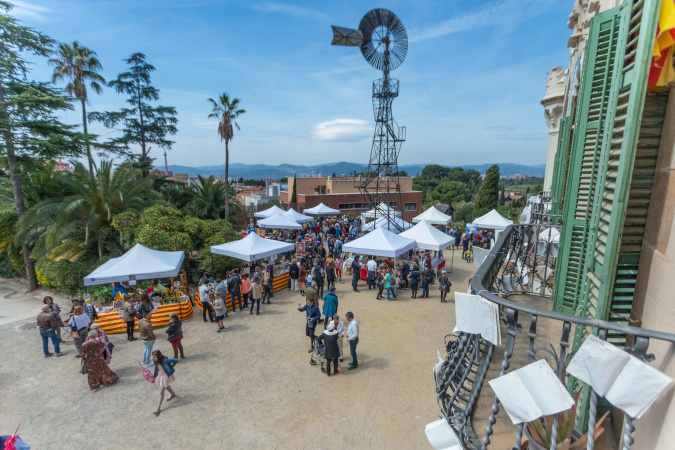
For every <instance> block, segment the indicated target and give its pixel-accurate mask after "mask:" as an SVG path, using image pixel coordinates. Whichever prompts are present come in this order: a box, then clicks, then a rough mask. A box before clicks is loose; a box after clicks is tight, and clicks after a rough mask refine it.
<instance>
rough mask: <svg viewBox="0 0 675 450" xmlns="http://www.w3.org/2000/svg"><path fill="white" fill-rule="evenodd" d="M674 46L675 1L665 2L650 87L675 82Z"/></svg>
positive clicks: (650, 72)
mask: <svg viewBox="0 0 675 450" xmlns="http://www.w3.org/2000/svg"><path fill="white" fill-rule="evenodd" d="M673 45H675V0H663V1H662V2H661V11H660V13H659V25H658V28H657V29H656V41H655V42H654V52H653V54H652V65H651V69H650V71H649V81H648V85H649V86H650V87H655V86H666V85H667V84H668V83H670V82H672V81H674V80H675V68H673Z"/></svg>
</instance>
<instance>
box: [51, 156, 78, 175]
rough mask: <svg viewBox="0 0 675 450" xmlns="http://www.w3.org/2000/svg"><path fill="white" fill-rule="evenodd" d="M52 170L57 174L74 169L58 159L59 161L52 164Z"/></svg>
mask: <svg viewBox="0 0 675 450" xmlns="http://www.w3.org/2000/svg"><path fill="white" fill-rule="evenodd" d="M54 170H55V171H57V172H72V171H73V170H74V169H73V166H71V165H70V164H68V163H67V162H64V161H61V159H60V158H59V160H58V161H56V163H55V164H54Z"/></svg>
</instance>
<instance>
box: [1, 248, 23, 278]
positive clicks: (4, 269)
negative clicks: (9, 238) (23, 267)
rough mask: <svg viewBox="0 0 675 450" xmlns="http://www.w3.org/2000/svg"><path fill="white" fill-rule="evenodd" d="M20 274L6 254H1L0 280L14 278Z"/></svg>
mask: <svg viewBox="0 0 675 450" xmlns="http://www.w3.org/2000/svg"><path fill="white" fill-rule="evenodd" d="M18 275H19V272H18V271H17V270H16V269H15V268H14V266H13V265H12V261H11V260H10V259H9V256H7V255H6V254H4V253H0V278H14V277H16V276H18Z"/></svg>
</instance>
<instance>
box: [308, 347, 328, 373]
mask: <svg viewBox="0 0 675 450" xmlns="http://www.w3.org/2000/svg"><path fill="white" fill-rule="evenodd" d="M319 362H320V363H321V372H323V373H326V367H325V363H326V346H324V345H319V343H318V342H316V341H314V351H313V352H312V356H311V357H310V358H309V363H310V364H311V365H313V366H316V364H317V363H319Z"/></svg>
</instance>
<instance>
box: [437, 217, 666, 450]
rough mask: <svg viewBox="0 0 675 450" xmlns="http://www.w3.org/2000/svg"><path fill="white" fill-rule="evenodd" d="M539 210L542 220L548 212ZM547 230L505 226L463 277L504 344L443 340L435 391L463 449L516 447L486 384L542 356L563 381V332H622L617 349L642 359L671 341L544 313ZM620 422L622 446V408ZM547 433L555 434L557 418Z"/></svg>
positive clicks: (607, 439) (586, 415)
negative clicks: (494, 313) (485, 305)
mask: <svg viewBox="0 0 675 450" xmlns="http://www.w3.org/2000/svg"><path fill="white" fill-rule="evenodd" d="M539 213H540V214H542V215H543V217H544V218H545V217H547V214H548V213H547V212H546V211H545V210H542V211H540V212H539ZM553 230H556V227H551V226H550V225H543V224H537V225H532V224H527V225H511V226H509V227H508V228H507V229H506V230H505V231H504V232H503V233H502V234H501V235H500V236H499V238H498V239H497V242H496V244H495V246H494V247H493V248H492V250H491V251H490V253H489V254H488V256H487V257H486V258H485V260H484V261H483V263H482V264H481V266H480V267H479V269H478V271H477V272H476V274H475V275H474V277H473V278H472V280H471V290H472V291H473V292H474V293H476V294H478V295H481V296H482V297H483V298H485V299H487V300H489V301H491V302H493V303H495V304H497V305H498V306H499V310H500V319H501V322H502V323H503V325H502V342H503V343H504V344H503V345H502V346H499V347H497V346H494V345H492V344H491V343H489V342H487V341H485V340H483V339H482V338H481V336H480V335H477V334H467V333H453V334H451V335H449V336H448V337H447V338H446V350H447V356H446V358H445V360H444V362H443V363H442V366H441V369H440V371H439V372H438V376H437V377H436V394H437V398H438V404H439V408H440V410H441V412H442V413H443V415H444V416H445V418H446V420H447V421H448V424H449V425H450V426H451V428H452V429H453V430H454V432H455V434H456V435H457V437H458V438H459V440H460V442H461V443H462V445H463V447H464V448H468V449H487V448H498V449H504V448H513V449H521V444H522V443H523V434H524V432H523V431H524V430H523V426H522V425H519V426H514V425H513V424H512V423H511V420H510V419H509V418H508V416H507V415H506V413H505V412H504V411H501V412H500V409H501V408H500V402H499V399H498V398H497V397H496V396H495V395H494V393H493V391H492V389H491V388H490V386H489V384H487V383H486V382H487V381H489V380H491V379H494V378H497V377H499V376H501V375H504V374H505V373H507V372H510V371H513V370H516V369H518V368H520V367H523V366H524V365H526V364H530V363H532V362H534V361H536V360H541V359H544V360H546V361H547V362H548V363H549V365H550V366H551V368H552V369H553V370H554V371H555V373H556V374H557V375H558V378H559V379H560V380H561V381H562V382H563V383H564V384H566V383H567V381H568V380H567V378H566V367H567V364H568V363H569V361H570V359H571V357H572V355H573V353H572V348H571V338H570V337H571V336H574V332H575V330H576V328H578V327H582V328H583V329H587V330H590V329H593V330H596V331H597V332H596V335H597V336H598V337H599V338H600V339H606V336H607V334H608V332H609V333H620V334H623V335H625V336H626V338H627V340H626V342H628V344H627V345H626V347H625V348H624V349H623V350H624V351H626V352H628V353H630V354H632V355H634V356H636V357H637V358H639V359H641V360H643V361H645V362H651V361H653V360H654V356H653V355H650V354H648V353H647V352H648V347H649V342H650V340H651V339H656V340H662V341H666V342H670V343H675V334H669V333H664V332H659V331H654V330H649V329H644V328H636V327H630V326H624V325H621V324H618V323H614V322H605V321H600V320H594V319H588V318H585V317H576V316H572V315H568V314H563V313H558V312H554V311H551V306H552V301H551V299H550V297H551V294H552V291H551V288H552V285H553V278H554V277H555V269H556V267H555V263H556V259H557V254H558V253H557V252H558V246H557V240H556V239H555V238H554V236H555V235H556V232H555V231H553ZM504 334H505V335H506V336H505V339H504ZM587 392H588V395H587V402H586V404H587V405H588V408H586V409H585V410H584V411H581V413H580V414H579V413H578V414H577V422H576V425H575V429H577V430H580V431H585V430H586V429H588V430H591V431H589V444H588V447H587V448H589V449H592V448H594V442H593V431H592V430H594V428H595V422H596V415H597V414H596V412H597V411H598V410H599V408H602V406H603V405H602V401H600V403H599V398H598V396H597V395H596V394H595V392H593V391H592V389H587ZM580 418H581V419H580ZM615 418H616V417H615ZM617 422H621V419H620V418H619V420H617ZM622 426H623V428H624V431H623V436H622V438H621V439H622V441H623V444H624V445H625V447H623V448H630V446H631V444H632V443H633V436H632V434H633V431H634V430H635V425H634V424H633V420H632V419H631V418H630V417H628V416H627V415H625V414H624V420H623V423H614V427H615V428H617V427H622ZM606 428H607V427H606ZM553 433H554V435H557V421H556V422H555V423H554V424H553ZM603 437H604V441H603V442H602V443H598V447H600V448H615V447H616V444H615V443H614V442H613V439H612V438H613V433H612V430H611V429H610V430H606V431H605V433H604V434H603ZM554 442H555V441H554ZM530 448H532V447H530ZM551 448H552V449H553V448H554V446H552V447H551Z"/></svg>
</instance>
